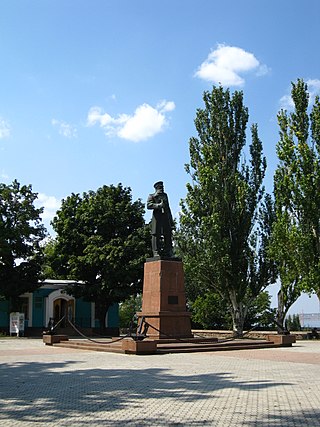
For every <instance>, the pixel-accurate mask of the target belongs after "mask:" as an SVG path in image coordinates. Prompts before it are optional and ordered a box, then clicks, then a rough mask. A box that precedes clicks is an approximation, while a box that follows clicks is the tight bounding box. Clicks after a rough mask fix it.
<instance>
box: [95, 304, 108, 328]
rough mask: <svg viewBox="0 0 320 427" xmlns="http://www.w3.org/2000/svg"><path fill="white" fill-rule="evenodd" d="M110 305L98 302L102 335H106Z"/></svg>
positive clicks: (97, 308)
mask: <svg viewBox="0 0 320 427" xmlns="http://www.w3.org/2000/svg"><path fill="white" fill-rule="evenodd" d="M109 307H110V304H106V303H103V302H101V301H96V313H97V317H98V320H99V326H100V328H99V329H100V334H101V335H105V333H106V315H107V312H108V309H109Z"/></svg>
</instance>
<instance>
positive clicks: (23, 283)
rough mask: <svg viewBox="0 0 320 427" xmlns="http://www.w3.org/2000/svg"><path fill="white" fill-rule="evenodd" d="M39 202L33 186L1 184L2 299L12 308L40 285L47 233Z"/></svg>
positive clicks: (0, 291)
mask: <svg viewBox="0 0 320 427" xmlns="http://www.w3.org/2000/svg"><path fill="white" fill-rule="evenodd" d="M36 199H37V194H36V193H33V192H32V187H31V185H20V184H19V182H18V181H17V180H15V181H13V183H12V184H11V185H6V184H2V183H0V296H2V297H4V298H6V299H9V300H10V301H11V304H12V306H11V309H15V307H16V304H17V303H18V297H19V295H21V294H23V293H24V292H31V291H32V290H34V289H36V288H37V287H38V286H39V285H38V281H39V279H40V273H41V263H42V249H41V245H40V244H41V242H42V240H43V239H44V237H45V235H46V232H45V228H44V226H43V225H42V224H41V219H40V214H41V213H42V211H43V209H37V208H36V207H35V206H34V202H35V200H36Z"/></svg>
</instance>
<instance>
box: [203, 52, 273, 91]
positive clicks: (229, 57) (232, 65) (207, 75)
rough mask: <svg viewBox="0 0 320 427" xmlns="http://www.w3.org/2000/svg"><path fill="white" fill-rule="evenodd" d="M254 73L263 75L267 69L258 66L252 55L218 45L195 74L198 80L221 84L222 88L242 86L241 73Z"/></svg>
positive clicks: (264, 66)
mask: <svg viewBox="0 0 320 427" xmlns="http://www.w3.org/2000/svg"><path fill="white" fill-rule="evenodd" d="M249 71H255V72H256V75H258V76H261V75H265V74H266V73H267V72H268V71H269V69H268V67H267V66H266V65H263V64H260V62H259V61H258V59H257V58H256V57H255V56H254V55H253V53H250V52H247V51H245V50H244V49H241V48H239V47H235V46H226V45H224V44H218V46H217V48H216V49H215V50H214V51H212V52H210V53H209V55H208V57H207V59H206V60H205V61H204V62H203V63H202V64H201V65H200V67H199V68H198V70H197V71H196V73H195V76H196V77H199V78H200V79H203V80H206V81H209V82H213V83H215V84H222V85H223V86H243V85H244V82H245V81H244V78H243V77H241V75H240V74H241V73H244V72H249Z"/></svg>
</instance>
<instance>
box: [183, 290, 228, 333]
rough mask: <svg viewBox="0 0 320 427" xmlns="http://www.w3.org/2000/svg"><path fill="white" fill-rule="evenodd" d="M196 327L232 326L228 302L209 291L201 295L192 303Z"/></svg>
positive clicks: (223, 327)
mask: <svg viewBox="0 0 320 427" xmlns="http://www.w3.org/2000/svg"><path fill="white" fill-rule="evenodd" d="M191 313H192V318H191V320H192V322H193V324H194V327H200V328H203V329H227V330H229V329H230V328H231V327H232V319H231V315H230V312H229V310H228V307H227V304H226V302H225V301H224V300H223V299H222V298H221V296H220V295H218V294H216V293H214V292H210V291H209V292H207V293H206V294H204V295H199V296H198V297H197V298H196V300H195V301H194V302H193V303H192V304H191Z"/></svg>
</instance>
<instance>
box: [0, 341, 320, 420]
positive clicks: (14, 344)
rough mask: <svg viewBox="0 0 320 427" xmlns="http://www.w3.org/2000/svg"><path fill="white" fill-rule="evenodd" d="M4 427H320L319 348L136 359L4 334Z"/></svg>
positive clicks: (0, 391)
mask: <svg viewBox="0 0 320 427" xmlns="http://www.w3.org/2000/svg"><path fill="white" fill-rule="evenodd" d="M0 426H1V427H29V426H30V427H31V426H32V427H40V426H48V427H50V426H52V427H53V426H55V427H56V426H77V427H82V426H88V427H89V426H223V427H227V426H259V427H260V426H308V427H310V426H320V342H319V341H298V342H297V343H296V344H294V346H293V347H292V348H279V349H263V350H242V351H229V352H212V353H209V352H205V353H192V354H167V355H153V356H129V355H123V354H114V353H104V352H92V351H84V350H73V349H67V348H66V349H65V348H54V347H48V346H44V345H43V343H42V341H41V340H40V339H28V338H11V339H1V338H0Z"/></svg>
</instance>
